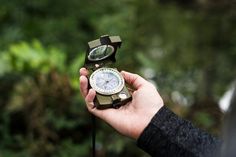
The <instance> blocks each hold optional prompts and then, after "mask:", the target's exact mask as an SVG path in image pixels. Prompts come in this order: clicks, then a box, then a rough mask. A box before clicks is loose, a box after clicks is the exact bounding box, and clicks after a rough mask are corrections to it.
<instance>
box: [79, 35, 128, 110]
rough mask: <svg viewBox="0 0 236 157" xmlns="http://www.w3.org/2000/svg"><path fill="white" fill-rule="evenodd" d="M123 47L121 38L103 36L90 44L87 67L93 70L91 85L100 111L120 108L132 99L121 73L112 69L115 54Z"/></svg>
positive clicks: (86, 61)
mask: <svg viewBox="0 0 236 157" xmlns="http://www.w3.org/2000/svg"><path fill="white" fill-rule="evenodd" d="M120 46H121V39H120V37H119V36H108V35H104V36H101V37H100V38H99V39H96V40H93V41H90V42H88V50H87V55H86V57H85V64H84V65H85V67H86V68H87V69H89V70H91V75H90V76H89V85H90V87H91V88H93V89H94V90H95V91H96V98H95V105H96V107H97V108H98V109H106V108H111V107H113V108H118V107H120V106H121V105H124V104H126V103H127V102H128V101H130V100H131V99H132V97H131V94H130V92H129V91H128V89H127V87H126V85H125V80H124V78H123V76H122V75H121V74H120V72H119V71H118V70H117V69H116V68H114V67H112V63H114V62H115V61H116V59H115V53H116V51H117V48H118V47H120Z"/></svg>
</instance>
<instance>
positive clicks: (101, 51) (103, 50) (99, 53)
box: [88, 45, 114, 61]
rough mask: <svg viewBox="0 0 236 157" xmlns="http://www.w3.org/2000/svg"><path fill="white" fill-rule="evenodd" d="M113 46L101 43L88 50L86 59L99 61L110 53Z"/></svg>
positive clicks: (112, 50)
mask: <svg viewBox="0 0 236 157" xmlns="http://www.w3.org/2000/svg"><path fill="white" fill-rule="evenodd" d="M113 52H114V47H113V46H111V45H101V46H98V47H96V48H94V49H92V50H91V51H90V52H89V55H88V59H89V60H90V61H99V60H102V59H105V58H107V57H109V56H110V55H112V53H113Z"/></svg>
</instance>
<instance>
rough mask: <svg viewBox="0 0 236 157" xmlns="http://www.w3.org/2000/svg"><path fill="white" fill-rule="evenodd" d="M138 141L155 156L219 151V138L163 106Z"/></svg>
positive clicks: (194, 155)
mask: <svg viewBox="0 0 236 157" xmlns="http://www.w3.org/2000/svg"><path fill="white" fill-rule="evenodd" d="M137 144H138V146H139V147H140V148H142V149H143V150H144V151H146V152H147V153H149V154H150V155H151V156H153V157H159V156H160V157H168V156H170V157H172V156H175V157H205V156H207V154H212V152H214V151H216V149H217V148H218V147H219V146H220V141H219V140H218V139H216V138H215V137H213V136H211V135H210V134H208V133H206V132H204V131H202V130H200V129H198V128H195V127H194V126H193V125H192V124H191V123H190V122H189V121H186V120H183V119H181V118H180V117H178V116H177V115H175V114H174V113H173V112H171V111H170V110H169V109H167V108H166V107H163V108H161V109H160V110H159V111H158V113H157V114H156V115H155V116H154V117H153V119H152V120H151V122H150V123H149V125H148V126H147V127H146V128H145V130H144V131H143V133H142V134H141V135H140V137H139V139H138V141H137Z"/></svg>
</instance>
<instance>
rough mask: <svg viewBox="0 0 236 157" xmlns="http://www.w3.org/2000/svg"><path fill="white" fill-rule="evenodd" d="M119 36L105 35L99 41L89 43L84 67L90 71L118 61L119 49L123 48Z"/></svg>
mask: <svg viewBox="0 0 236 157" xmlns="http://www.w3.org/2000/svg"><path fill="white" fill-rule="evenodd" d="M121 43H122V41H121V39H120V37H119V36H109V35H103V36H101V37H100V38H99V39H96V40H93V41H90V42H88V49H87V52H86V56H85V63H84V66H85V67H86V68H89V69H91V68H92V69H94V68H96V65H99V67H101V66H103V65H104V64H108V63H113V62H115V61H116V59H115V54H116V51H117V48H118V47H120V46H121Z"/></svg>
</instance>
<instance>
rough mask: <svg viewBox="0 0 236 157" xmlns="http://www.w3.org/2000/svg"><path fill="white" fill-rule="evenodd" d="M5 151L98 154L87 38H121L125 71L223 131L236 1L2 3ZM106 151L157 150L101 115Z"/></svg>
mask: <svg viewBox="0 0 236 157" xmlns="http://www.w3.org/2000/svg"><path fill="white" fill-rule="evenodd" d="M0 2H1V5H0V93H1V94H0V111H1V115H0V138H1V142H0V157H1V156H3V157H8V156H9V157H11V156H14V157H21V156H22V157H23V156H24V157H32V156H39V157H40V156H41V157H46V156H51V157H54V156H55V157H58V156H59V157H60V156H61V157H67V156H79V157H88V156H91V142H90V138H91V137H90V133H91V117H90V115H89V114H88V112H87V110H86V108H85V105H84V101H83V99H82V98H81V96H80V92H79V83H78V82H79V81H78V69H79V68H80V67H82V66H83V62H84V57H85V56H84V55H85V50H86V46H87V42H88V41H90V40H93V39H96V38H98V37H99V36H100V35H103V34H109V35H120V36H121V38H122V40H123V44H122V47H121V49H120V50H118V53H117V63H116V66H117V67H118V68H119V69H123V70H128V71H131V72H135V73H139V74H140V75H142V76H144V77H146V78H147V79H149V80H151V81H153V82H155V83H156V84H157V88H158V90H159V91H160V93H161V95H162V97H163V98H164V101H165V104H166V105H168V106H169V107H171V108H172V109H173V110H174V111H175V112H176V113H178V114H180V115H181V116H183V117H185V118H187V119H190V120H192V121H193V122H194V123H195V124H196V125H197V126H199V127H201V128H203V129H206V130H208V131H210V132H211V133H215V134H219V130H220V129H219V128H220V127H221V118H222V114H221V112H220V110H219V108H218V103H217V102H218V100H219V98H220V96H221V95H222V94H223V92H224V91H225V90H226V89H227V87H228V85H229V83H230V82H232V81H233V80H234V79H235V76H236V75H235V74H236V68H235V67H236V62H235V59H236V44H235V43H236V38H235V36H236V29H235V27H236V6H235V3H233V2H231V1H224V0H219V1H213V0H205V1H201V0H188V1H185V0H146V1H141V0H120V1H112V2H111V1H108V0H91V1H82V0H68V1H62V0H39V1H30V0H11V1H9V0H0ZM97 127H98V128H97V134H98V137H97V139H98V142H97V153H98V156H99V157H105V156H113V157H118V156H124V157H126V156H127V157H128V156H129V157H130V156H140V157H141V156H142V157H144V156H147V155H146V154H145V153H143V152H142V151H141V150H139V149H138V148H137V147H136V146H135V141H132V140H130V139H127V138H125V137H122V136H121V135H118V134H117V133H116V132H115V131H114V130H113V129H111V128H110V127H109V126H107V125H106V124H104V123H103V122H101V121H99V120H98V125H97Z"/></svg>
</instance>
